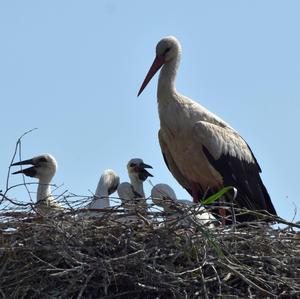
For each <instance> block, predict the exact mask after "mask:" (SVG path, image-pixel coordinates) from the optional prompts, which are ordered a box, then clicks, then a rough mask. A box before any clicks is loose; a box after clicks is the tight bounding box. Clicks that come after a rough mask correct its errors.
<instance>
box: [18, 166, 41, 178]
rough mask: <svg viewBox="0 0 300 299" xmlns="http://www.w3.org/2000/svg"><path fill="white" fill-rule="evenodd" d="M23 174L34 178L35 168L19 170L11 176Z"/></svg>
mask: <svg viewBox="0 0 300 299" xmlns="http://www.w3.org/2000/svg"><path fill="white" fill-rule="evenodd" d="M19 173H24V174H25V175H27V176H30V177H35V176H36V166H31V167H29V168H25V169H21V170H19V171H16V172H13V173H12V174H19Z"/></svg>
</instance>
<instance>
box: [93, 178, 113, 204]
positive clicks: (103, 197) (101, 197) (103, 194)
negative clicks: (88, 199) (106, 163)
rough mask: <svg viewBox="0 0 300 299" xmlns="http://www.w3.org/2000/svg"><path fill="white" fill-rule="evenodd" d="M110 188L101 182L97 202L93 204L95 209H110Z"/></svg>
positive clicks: (97, 192)
mask: <svg viewBox="0 0 300 299" xmlns="http://www.w3.org/2000/svg"><path fill="white" fill-rule="evenodd" d="M108 195H109V194H108V188H107V186H106V185H105V183H104V182H103V180H100V181H99V183H98V186H97V189H96V192H95V199H96V200H95V202H94V203H93V208H95V209H102V208H107V207H109V198H108Z"/></svg>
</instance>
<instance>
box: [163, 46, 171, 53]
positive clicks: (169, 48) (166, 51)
mask: <svg viewBox="0 0 300 299" xmlns="http://www.w3.org/2000/svg"><path fill="white" fill-rule="evenodd" d="M170 50H171V47H168V48H167V49H166V50H165V52H164V55H166V54H167V53H168V52H169V51H170Z"/></svg>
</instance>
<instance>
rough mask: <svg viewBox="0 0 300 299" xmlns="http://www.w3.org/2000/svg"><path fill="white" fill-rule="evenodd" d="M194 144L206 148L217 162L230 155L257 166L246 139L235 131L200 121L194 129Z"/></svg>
mask: <svg viewBox="0 0 300 299" xmlns="http://www.w3.org/2000/svg"><path fill="white" fill-rule="evenodd" d="M193 136H194V142H195V143H196V144H197V145H202V146H204V147H205V148H206V149H207V150H208V151H209V153H210V154H211V155H212V156H213V157H214V159H215V160H217V159H219V158H220V157H221V156H222V155H228V156H230V157H233V158H237V159H239V160H241V161H246V162H248V163H254V164H256V161H255V159H254V157H253V155H252V152H251V150H250V148H249V146H248V145H247V143H246V142H245V141H244V139H243V138H242V137H241V136H240V135H239V134H238V133H237V132H236V131H234V130H233V129H231V128H229V127H224V126H218V125H215V124H212V123H209V122H206V121H199V122H197V123H196V124H195V125H194V128H193Z"/></svg>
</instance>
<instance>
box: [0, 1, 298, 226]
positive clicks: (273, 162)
mask: <svg viewBox="0 0 300 299" xmlns="http://www.w3.org/2000/svg"><path fill="white" fill-rule="evenodd" d="M299 11H300V2H298V1H274V0H272V1H271V0H270V1H255V0H254V1H240V0H236V1H175V0H172V1H113V0H106V1H100V0H98V1H73V0H72V1H1V2H0V38H1V47H0V99H1V112H2V113H1V127H0V133H1V147H0V189H4V187H5V182H6V173H7V168H8V166H9V163H10V159H11V156H12V154H13V150H14V146H15V143H16V140H17V138H18V137H19V136H20V135H21V134H22V133H24V132H25V131H27V130H29V129H32V128H35V127H37V128H38V130H36V131H34V132H32V133H31V134H29V135H27V136H26V137H25V138H24V139H23V143H22V157H23V158H30V157H32V156H33V155H36V154H39V153H43V152H48V153H51V154H52V155H54V156H55V158H56V159H57V161H58V164H59V169H58V172H57V174H56V176H55V178H54V183H56V184H58V185H60V184H63V186H62V187H61V189H59V191H57V192H60V191H61V192H63V191H64V190H69V191H70V192H73V193H76V194H87V195H88V194H90V193H89V191H88V190H91V191H94V190H95V188H96V185H97V182H98V179H99V177H100V175H101V173H102V171H103V170H104V169H106V168H112V169H115V170H116V171H117V172H118V173H119V175H120V177H121V180H122V181H127V180H128V179H127V172H126V164H127V162H128V160H129V159H130V158H133V157H140V158H143V159H144V161H145V162H146V163H148V164H151V165H152V166H153V168H154V169H153V171H152V173H153V175H154V178H153V179H152V182H153V184H156V183H159V182H165V183H168V184H170V185H171V186H172V187H173V188H174V190H175V191H176V193H177V195H178V197H179V198H185V199H187V198H190V197H189V195H188V194H187V193H186V192H185V190H184V189H182V188H181V187H180V186H179V185H178V184H177V183H176V181H175V180H174V179H173V178H172V176H171V174H170V173H169V172H168V170H167V168H166V166H165V165H164V162H163V159H162V155H161V152H160V148H159V144H158V139H157V131H158V128H159V120H158V113H157V104H156V85H157V77H155V78H154V79H153V80H152V81H151V83H150V84H149V85H148V86H147V88H146V90H145V91H144V92H143V94H142V95H141V96H140V97H139V98H137V97H136V94H137V92H138V90H139V87H140V84H141V82H142V81H143V79H144V77H145V75H146V73H147V71H148V69H149V67H150V65H151V63H152V60H153V58H154V54H155V45H156V43H157V42H158V41H159V40H160V39H161V38H162V37H164V36H166V35H174V36H176V37H177V38H178V39H179V40H180V41H181V43H182V47H183V55H182V61H181V66H180V69H179V73H178V78H177V83H176V85H177V89H178V90H179V91H180V92H181V93H182V94H184V95H186V96H189V97H190V98H192V99H194V100H197V101H198V102H199V103H201V104H202V105H204V106H206V107H207V108H208V109H210V110H211V111H213V112H214V113H216V114H218V115H219V116H220V117H222V118H223V119H224V120H225V121H227V122H228V123H230V125H231V126H233V127H234V128H235V129H236V130H237V131H238V132H239V133H240V134H241V135H242V136H243V137H244V138H245V139H246V140H247V142H248V143H249V145H250V146H251V148H252V150H253V152H254V153H255V155H256V157H257V159H258V161H259V163H260V166H261V168H262V170H263V174H262V177H263V181H264V183H265V185H266V186H267V188H268V190H269V193H270V195H271V197H272V201H273V203H274V205H275V207H276V209H277V211H278V213H279V215H281V216H283V217H285V218H287V219H288V220H291V219H292V217H293V215H294V204H296V205H298V208H299V198H298V183H299V180H298V178H299V174H298V169H299V165H300V157H299V147H300V144H299V125H298V115H299V100H300V89H299V82H300V55H299V53H300V41H299V28H300V19H299ZM21 179H22V178H21V177H20V176H14V177H11V181H10V184H17V183H20V182H21V181H22V180H21ZM28 181H32V180H28ZM150 189H151V185H150V184H149V183H147V182H146V183H145V190H146V194H149V192H150ZM9 195H10V196H11V197H16V198H18V199H19V200H22V199H23V200H24V201H26V200H28V196H27V194H26V192H25V190H24V189H23V188H17V189H14V190H12V192H11V193H9ZM299 218H300V217H299V213H298V215H297V216H296V219H298V220H299Z"/></svg>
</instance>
